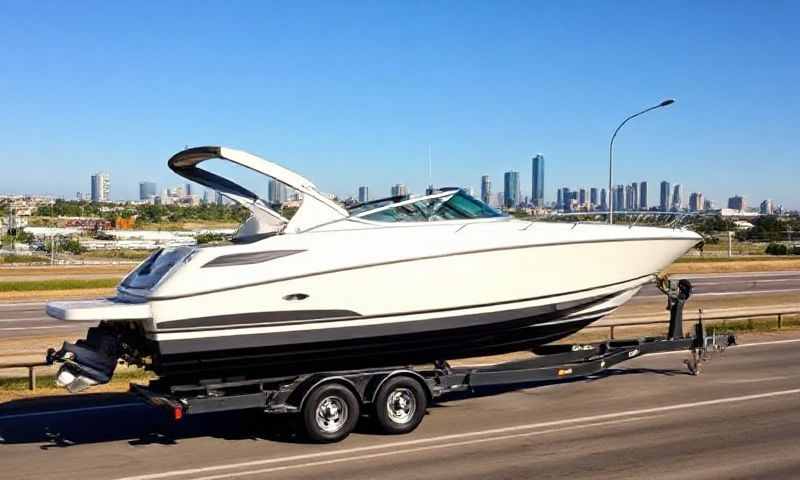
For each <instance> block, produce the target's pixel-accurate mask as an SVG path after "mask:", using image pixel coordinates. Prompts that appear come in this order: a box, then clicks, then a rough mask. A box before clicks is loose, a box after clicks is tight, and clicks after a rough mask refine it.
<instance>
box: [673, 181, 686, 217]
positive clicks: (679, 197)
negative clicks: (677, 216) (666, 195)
mask: <svg viewBox="0 0 800 480" xmlns="http://www.w3.org/2000/svg"><path fill="white" fill-rule="evenodd" d="M681 209H683V191H681V184H680V183H677V184H675V186H674V187H673V188H672V211H674V212H679V211H681Z"/></svg>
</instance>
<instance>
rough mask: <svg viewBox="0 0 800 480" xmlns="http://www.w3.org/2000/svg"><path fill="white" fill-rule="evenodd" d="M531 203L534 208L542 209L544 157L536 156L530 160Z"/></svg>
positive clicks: (539, 154)
mask: <svg viewBox="0 0 800 480" xmlns="http://www.w3.org/2000/svg"><path fill="white" fill-rule="evenodd" d="M531 172H532V175H531V177H532V178H531V180H532V182H531V203H532V204H533V206H534V207H539V208H541V207H544V155H542V154H541V153H538V154H536V155H535V156H534V157H533V158H532V159H531Z"/></svg>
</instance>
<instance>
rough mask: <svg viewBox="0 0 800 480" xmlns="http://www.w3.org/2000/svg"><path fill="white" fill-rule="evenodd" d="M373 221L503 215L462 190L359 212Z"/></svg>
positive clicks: (362, 216)
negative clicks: (372, 210)
mask: <svg viewBox="0 0 800 480" xmlns="http://www.w3.org/2000/svg"><path fill="white" fill-rule="evenodd" d="M358 216H359V217H360V218H363V219H365V220H371V221H373V222H436V221H442V220H470V219H476V218H495V217H502V216H503V214H502V213H500V212H498V211H497V210H495V209H493V208H492V207H490V206H488V205H486V204H485V203H483V202H481V201H480V200H478V199H476V198H473V197H471V196H469V195H467V194H466V193H464V192H463V191H461V190H457V191H454V192H453V193H452V195H446V196H437V197H423V198H420V199H418V200H416V201H411V202H401V204H400V205H395V206H391V205H389V206H381V207H378V209H377V211H374V212H372V213H370V212H364V213H363V214H361V215H358Z"/></svg>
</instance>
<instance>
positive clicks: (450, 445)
mask: <svg viewBox="0 0 800 480" xmlns="http://www.w3.org/2000/svg"><path fill="white" fill-rule="evenodd" d="M649 418H654V417H634V418H624V419H621V420H611V421H608V422H597V423H589V424H586V425H572V426H570V427H562V428H551V429H549V430H537V431H535V432H525V433H515V434H511V435H502V436H498V437H489V438H478V439H474V440H465V441H462V442H453V443H448V444H446V445H428V446H425V447H416V448H409V449H407V450H403V451H402V452H380V453H370V454H366V455H356V456H353V457H345V458H334V459H332V460H320V461H317V462H308V463H300V464H294V465H282V466H279V467H270V468H262V469H258V470H248V471H244V472H231V473H223V474H221V475H211V476H206V477H196V478H194V479H193V480H219V479H222V478H232V477H242V476H245V475H257V474H260V473H271V472H279V471H282V470H293V469H296V468H309V467H319V466H322V465H330V464H334V463H343V462H354V461H359V460H369V459H373V458H380V457H386V456H391V455H397V454H398V453H405V454H409V453H417V452H424V451H426V450H439V449H442V448H454V447H463V446H466V445H474V444H478V443H487V442H498V441H502V440H510V439H513V438H522V437H532V436H536V435H547V434H548V433H559V432H566V431H570V430H581V429H585V428H593V427H602V426H608V425H618V424H622V423H631V422H636V421H639V420H646V419H649Z"/></svg>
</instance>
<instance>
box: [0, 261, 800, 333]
mask: <svg viewBox="0 0 800 480" xmlns="http://www.w3.org/2000/svg"><path fill="white" fill-rule="evenodd" d="M673 278H690V279H691V280H692V284H693V285H694V287H695V289H694V296H695V298H710V297H715V298H717V297H718V298H725V297H731V298H732V297H735V296H742V295H767V294H782V293H783V294H791V293H797V294H798V303H800V272H765V273H745V274H725V275H722V274H711V275H675V276H673ZM664 298H665V297H664V296H663V295H662V294H661V293H660V292H659V291H658V289H656V287H655V286H653V285H648V286H645V287H644V288H642V290H641V291H640V292H639V294H638V295H637V296H636V297H634V300H633V302H634V303H635V302H638V301H645V302H646V301H658V302H661V301H662V300H663V299H664ZM689 305H691V304H689ZM663 310H664V309H663V304H662V303H658V305H656V306H654V312H656V313H662V312H663ZM91 325H92V323H65V322H61V321H58V320H53V319H52V318H49V317H48V316H47V315H46V314H45V302H27V303H5V304H3V303H0V338H3V337H25V336H41V335H47V334H53V335H56V334H64V335H65V336H78V335H82V334H83V333H84V332H85V331H86V329H87V328H88V327H89V326H91Z"/></svg>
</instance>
